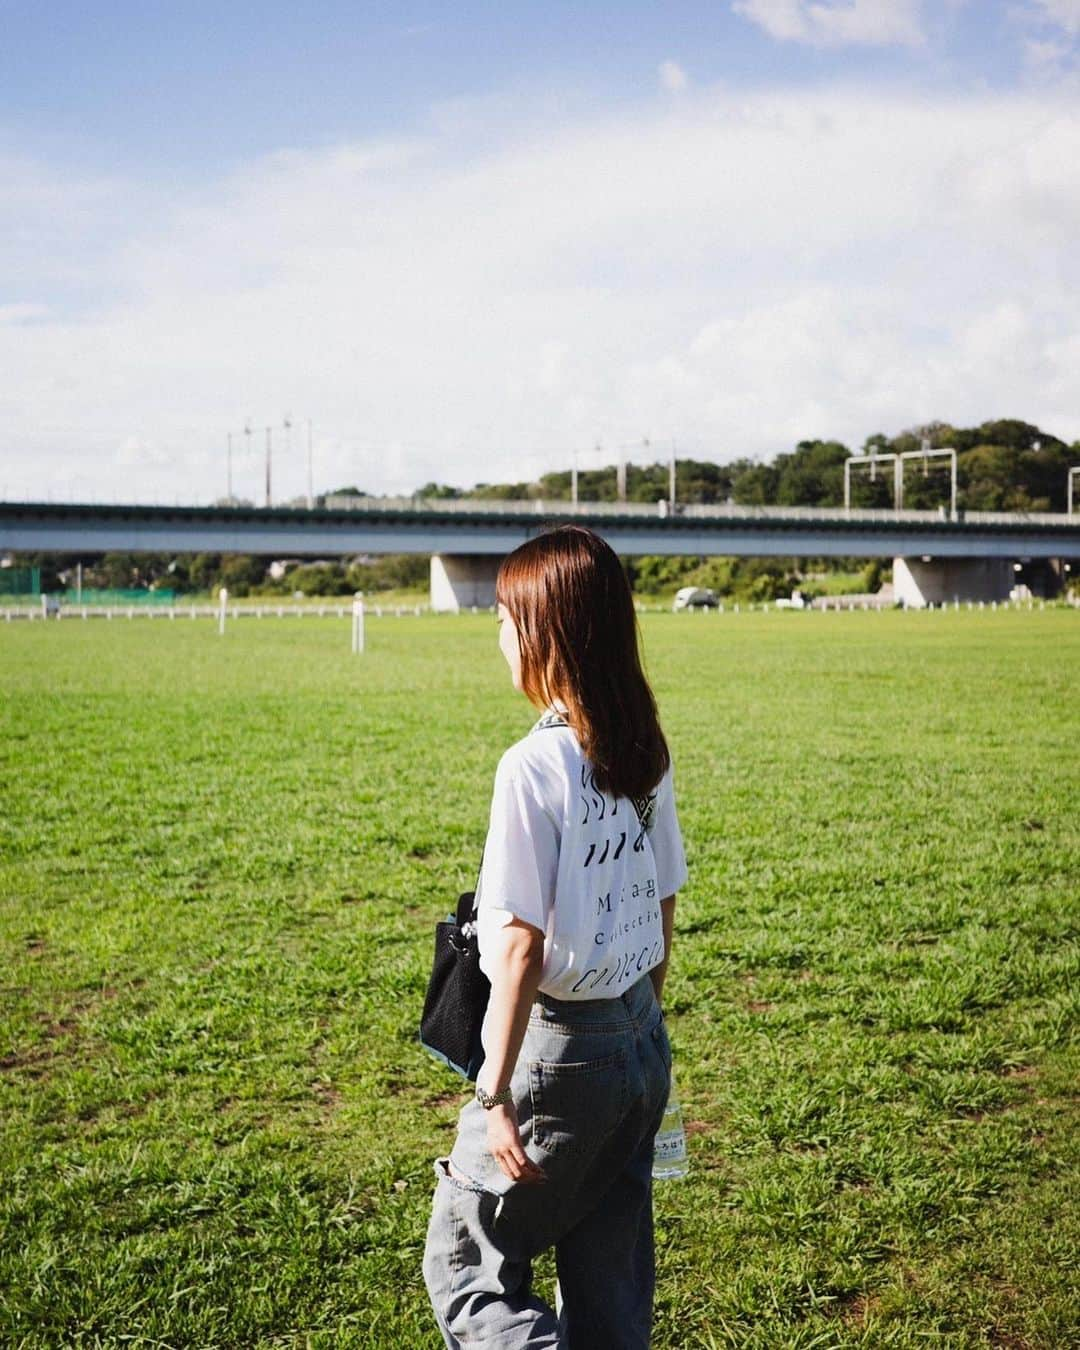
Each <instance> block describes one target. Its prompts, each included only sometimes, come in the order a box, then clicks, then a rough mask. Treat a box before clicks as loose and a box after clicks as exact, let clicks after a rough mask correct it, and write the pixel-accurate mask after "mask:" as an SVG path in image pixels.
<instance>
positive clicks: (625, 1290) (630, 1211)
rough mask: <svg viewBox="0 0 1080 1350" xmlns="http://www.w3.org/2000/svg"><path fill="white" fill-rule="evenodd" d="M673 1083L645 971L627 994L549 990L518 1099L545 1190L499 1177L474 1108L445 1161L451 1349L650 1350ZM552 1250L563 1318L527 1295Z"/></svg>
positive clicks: (517, 1077) (433, 1270)
mask: <svg viewBox="0 0 1080 1350" xmlns="http://www.w3.org/2000/svg"><path fill="white" fill-rule="evenodd" d="M670 1076H671V1047H670V1045H669V1043H668V1038H667V1031H666V1028H665V1026H664V1022H663V1018H662V1017H661V1014H660V1008H659V1006H658V1004H657V1002H656V998H655V996H654V994H653V987H652V981H651V980H650V979H649V978H648V976H645V977H644V978H643V979H641V980H639V981H638V982H637V983H636V984H635V985H634V987H633V988H632V989H630V990H628V991H627V993H625V994H623V995H622V997H621V998H614V999H590V1000H587V1001H582V1002H566V1001H560V1000H557V999H553V998H549V997H548V996H546V995H543V994H541V995H539V997H538V999H537V1002H536V1003H535V1004H534V1006H533V1010H532V1014H531V1016H530V1019H529V1026H528V1030H527V1031H526V1033H525V1040H524V1042H523V1044H522V1048H521V1053H520V1054H519V1056H518V1062H517V1066H516V1068H515V1070H514V1076H513V1079H512V1081H511V1089H512V1091H513V1095H514V1103H515V1105H516V1107H517V1112H518V1122H519V1126H520V1129H521V1139H522V1143H523V1145H524V1147H525V1150H526V1152H527V1153H528V1155H529V1157H530V1158H532V1159H533V1161H534V1162H536V1163H537V1164H539V1166H540V1167H541V1168H542V1169H543V1170H544V1172H545V1174H546V1176H547V1181H546V1182H545V1183H541V1184H529V1185H516V1184H515V1183H514V1182H512V1181H511V1180H510V1178H509V1177H507V1176H506V1175H505V1173H503V1172H502V1171H501V1170H500V1168H499V1166H498V1164H497V1163H496V1162H495V1160H494V1158H492V1156H491V1154H490V1153H489V1152H488V1150H487V1122H486V1118H485V1114H486V1113H485V1112H484V1111H483V1109H482V1108H481V1107H480V1105H479V1104H478V1103H477V1102H476V1101H475V1100H473V1101H470V1102H468V1103H467V1104H466V1105H465V1106H464V1107H463V1109H462V1112H461V1117H460V1120H459V1122H458V1134H457V1139H456V1141H455V1143H454V1147H453V1150H452V1152H451V1154H450V1156H449V1158H440V1159H438V1161H437V1162H436V1164H435V1175H436V1177H437V1182H436V1186H435V1199H434V1204H433V1206H432V1213H431V1222H430V1224H429V1226H428V1235H427V1245H426V1248H425V1251H424V1282H425V1284H426V1285H427V1289H428V1294H429V1295H430V1297H431V1302H432V1306H433V1308H434V1309H435V1316H436V1318H437V1320H438V1323H439V1329H440V1331H441V1332H442V1334H443V1338H444V1340H445V1341H446V1344H447V1345H448V1346H450V1347H451V1350H453V1348H454V1347H457V1346H468V1345H483V1346H489V1347H492V1348H493V1350H495V1348H496V1347H497V1348H498V1350H517V1347H519V1346H522V1347H523V1346H528V1347H540V1346H552V1347H560V1350H644V1347H647V1346H648V1344H649V1332H650V1326H651V1321H652V1300H653V1284H654V1257H653V1231H652V1148H653V1136H654V1135H655V1133H656V1130H657V1128H658V1126H659V1124H660V1119H661V1117H662V1115H663V1112H664V1106H665V1104H666V1101H667V1094H668V1088H669V1085H670ZM451 1167H452V1168H453V1174H451V1170H450V1169H451ZM549 1247H554V1248H555V1261H556V1268H557V1270H558V1279H559V1292H560V1295H561V1307H560V1309H559V1311H558V1312H556V1311H555V1309H554V1308H553V1307H552V1306H551V1305H550V1304H549V1303H547V1302H546V1301H545V1300H544V1299H542V1298H540V1297H539V1295H537V1294H536V1293H534V1291H533V1288H532V1262H533V1259H534V1257H536V1256H537V1255H538V1254H539V1253H540V1252H542V1251H545V1250H547V1249H548V1248H549Z"/></svg>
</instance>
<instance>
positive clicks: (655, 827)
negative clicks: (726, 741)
mask: <svg viewBox="0 0 1080 1350" xmlns="http://www.w3.org/2000/svg"><path fill="white" fill-rule="evenodd" d="M648 832H649V842H650V843H651V844H652V850H653V857H654V858H655V859H656V884H657V886H658V887H659V890H660V894H661V896H663V897H667V896H669V895H674V894H675V892H676V891H677V890H679V889H680V888H681V887H682V886H684V885H685V884H686V878H687V875H688V874H687V870H686V853H685V851H684V849H683V841H682V832H681V830H680V829H679V818H678V815H677V814H676V812H675V784H674V782H673V781H672V777H671V770H670V769H669V770H668V771H667V773H666V774H665V775H664V777H663V778H662V779H661V780H660V786H659V787H658V788H657V792H656V806H655V808H654V810H653V818H652V822H651V823H650V825H649V831H648Z"/></svg>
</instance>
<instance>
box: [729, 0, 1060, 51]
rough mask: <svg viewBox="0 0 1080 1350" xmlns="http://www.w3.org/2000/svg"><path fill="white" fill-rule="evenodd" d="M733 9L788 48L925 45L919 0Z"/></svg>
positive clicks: (792, 2) (750, 4)
mask: <svg viewBox="0 0 1080 1350" xmlns="http://www.w3.org/2000/svg"><path fill="white" fill-rule="evenodd" d="M1043 2H1044V3H1049V4H1053V3H1061V4H1066V3H1069V0H1043ZM732 9H733V10H734V11H735V13H736V14H741V15H742V16H743V17H744V18H747V19H750V20H751V21H752V22H753V23H756V24H758V25H759V26H760V27H761V28H764V30H765V31H766V33H768V34H769V36H770V37H774V38H777V39H779V40H780V41H786V42H807V43H811V44H812V45H814V46H819V47H838V46H845V45H848V44H857V45H863V46H883V47H884V46H894V45H898V46H918V45H919V44H921V43H922V42H923V40H924V35H923V30H922V25H921V23H920V16H919V11H920V0H816V2H815V0H734V3H733V4H732Z"/></svg>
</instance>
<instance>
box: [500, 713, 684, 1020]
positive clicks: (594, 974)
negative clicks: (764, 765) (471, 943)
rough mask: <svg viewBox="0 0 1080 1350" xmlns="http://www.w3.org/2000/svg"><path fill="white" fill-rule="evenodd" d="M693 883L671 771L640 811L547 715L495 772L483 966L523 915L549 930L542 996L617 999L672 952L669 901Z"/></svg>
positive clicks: (557, 721)
mask: <svg viewBox="0 0 1080 1350" xmlns="http://www.w3.org/2000/svg"><path fill="white" fill-rule="evenodd" d="M642 820H644V822H645V823H644V824H642V823H641V822H642ZM685 881H686V857H685V854H684V852H683V844H682V836H681V834H680V833H679V822H678V818H677V817H676V814H675V793H674V789H673V787H672V781H671V770H670V769H669V770H668V772H667V773H666V774H665V775H664V777H663V778H662V779H661V780H660V782H659V783H658V784H657V787H656V790H655V791H654V792H652V793H651V794H650V795H649V796H648V797H647V798H645V799H644V800H642V801H639V802H638V803H637V808H636V809H635V804H634V803H633V802H632V801H630V800H628V799H627V798H625V797H613V796H612V795H611V794H610V793H608V792H601V791H600V790H599V789H598V788H597V786H596V783H595V781H594V778H593V772H592V766H591V765H590V763H589V761H588V760H587V759H586V758H585V755H584V754H583V753H582V750H581V746H580V745H579V744H578V740H577V737H576V736H575V735H574V733H573V731H571V729H570V728H569V727H568V726H567V725H566V724H565V723H564V722H563V721H562V719H561V718H560V717H559V715H558V714H557V713H548V714H545V715H544V716H543V717H541V719H540V720H539V722H537V724H536V726H535V727H534V728H533V729H532V731H531V732H530V733H529V735H527V736H526V737H524V739H522V740H520V741H518V743H517V744H516V745H512V746H511V747H510V749H509V750H507V751H506V753H505V754H504V755H503V757H502V759H501V760H500V761H499V767H498V770H497V772H496V774H495V792H494V796H493V799H492V803H491V824H490V827H489V829H488V835H487V842H486V844H485V845H484V860H483V864H482V867H481V870H480V880H479V882H478V884H477V892H476V895H477V936H478V940H479V944H480V967H481V969H482V970H484V972H485V973H486V974H487V975H488V977H489V978H490V976H491V973H492V972H491V968H490V966H489V965H488V963H487V956H486V953H487V952H489V951H490V949H491V941H492V937H493V935H494V934H495V933H496V932H497V931H498V930H499V929H500V928H502V927H503V926H504V925H505V924H507V923H508V922H509V921H510V919H511V917H512V916H516V917H517V918H519V919H522V920H524V921H525V922H526V923H528V924H531V925H532V926H533V927H534V928H538V929H539V930H540V931H541V932H542V933H543V934H544V969H543V975H542V978H541V981H540V989H541V991H542V992H543V993H545V994H550V995H551V996H552V997H554V998H559V999H590V998H616V997H617V996H618V995H619V994H622V993H625V992H626V990H627V989H629V988H630V986H631V985H632V984H634V983H635V982H636V981H637V980H639V979H640V978H641V976H642V975H644V974H645V973H646V972H647V971H649V970H651V969H652V968H653V966H656V965H659V963H660V962H661V961H662V960H663V959H664V933H663V926H662V923H661V918H660V901H661V900H662V899H664V898H665V897H666V896H669V895H673V894H674V893H675V892H676V891H677V890H678V889H679V887H680V886H682V885H683V883H684V882H685Z"/></svg>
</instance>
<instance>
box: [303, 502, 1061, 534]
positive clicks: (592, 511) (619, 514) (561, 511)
mask: <svg viewBox="0 0 1080 1350" xmlns="http://www.w3.org/2000/svg"><path fill="white" fill-rule="evenodd" d="M325 509H326V510H328V511H363V512H365V513H376V514H378V513H382V512H402V511H408V512H415V513H430V514H432V515H461V516H481V515H484V516H492V515H495V516H518V517H520V516H526V515H528V516H532V515H535V516H563V517H565V516H580V517H582V518H583V519H591V520H595V519H597V518H598V517H611V518H620V519H624V520H625V519H628V518H629V519H641V520H665V519H668V518H670V517H671V515H672V514H674V515H675V516H676V517H678V518H680V519H690V520H821V521H842V520H854V521H863V522H866V523H868V524H873V523H875V522H887V521H897V520H902V521H910V522H911V523H912V524H931V523H937V522H941V521H945V522H948V521H950V520H955V521H957V522H966V523H968V524H970V525H1013V526H1016V525H1023V524H1029V525H1059V526H1060V525H1063V524H1069V523H1071V522H1070V520H1069V517H1068V516H1065V515H1062V514H1061V513H1060V512H1051V511H1026V512H1025V511H964V510H961V511H959V512H957V513H956V516H955V517H952V516H950V514H949V512H948V510H947V508H938V509H937V510H932V511H895V510H893V509H892V508H891V507H884V508H882V507H851V508H845V507H842V506H840V507H836V506H742V505H738V504H736V503H735V502H717V503H712V504H709V505H701V504H689V503H687V504H682V503H680V504H678V505H677V506H676V507H675V511H674V513H672V511H671V507H670V506H669V504H668V502H666V501H659V502H576V503H575V502H570V501H563V500H559V499H555V500H544V499H542V498H532V499H526V500H520V499H519V500H512V501H508V500H505V499H495V500H488V499H485V498H477V497H467V498H462V497H353V496H348V495H338V494H332V495H330V496H328V497H327V498H326V499H325Z"/></svg>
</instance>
